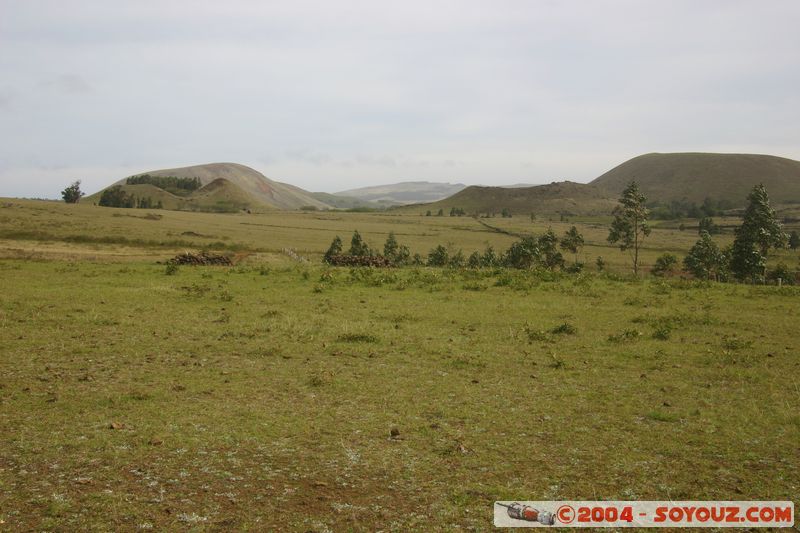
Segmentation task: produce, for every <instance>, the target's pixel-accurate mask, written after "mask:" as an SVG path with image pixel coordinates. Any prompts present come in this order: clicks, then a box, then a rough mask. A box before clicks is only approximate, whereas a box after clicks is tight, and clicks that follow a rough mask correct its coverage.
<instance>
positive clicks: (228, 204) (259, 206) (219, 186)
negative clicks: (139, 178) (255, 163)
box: [81, 178, 272, 212]
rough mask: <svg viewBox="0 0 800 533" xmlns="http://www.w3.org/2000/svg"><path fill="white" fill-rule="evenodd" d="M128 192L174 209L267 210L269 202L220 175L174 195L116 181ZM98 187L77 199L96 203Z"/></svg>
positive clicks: (99, 194)
mask: <svg viewBox="0 0 800 533" xmlns="http://www.w3.org/2000/svg"><path fill="white" fill-rule="evenodd" d="M120 186H121V187H122V189H123V190H124V191H125V192H127V193H128V194H132V195H134V196H136V197H142V198H151V199H152V200H153V203H154V204H157V203H158V201H159V200H160V201H161V203H162V205H163V208H164V209H168V210H178V211H208V212H231V211H239V210H241V209H250V210H257V211H268V210H270V209H272V208H271V207H270V206H268V205H266V204H264V203H263V202H261V201H260V200H258V199H257V198H256V197H255V196H253V195H251V194H248V193H246V192H245V191H244V190H242V189H241V187H238V186H237V185H235V184H234V183H232V182H230V181H228V180H227V179H224V178H217V179H215V180H213V181H211V182H209V183H207V184H206V185H204V186H203V187H201V188H200V189H198V190H196V191H193V192H192V193H191V194H189V195H187V196H177V195H174V194H172V193H170V192H168V191H165V190H164V189H161V188H159V187H156V186H154V185H150V184H139V185H127V184H123V185H120ZM101 195H102V191H100V192H97V193H95V194H93V195H91V196H87V197H86V198H84V199H83V200H81V201H82V202H83V203H84V204H96V203H98V202H99V201H100V196H101Z"/></svg>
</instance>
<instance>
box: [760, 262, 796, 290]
mask: <svg viewBox="0 0 800 533" xmlns="http://www.w3.org/2000/svg"><path fill="white" fill-rule="evenodd" d="M767 280H769V281H771V282H773V283H775V284H776V285H777V284H778V280H781V283H782V284H783V285H794V284H795V281H796V280H797V272H793V271H792V270H790V269H789V266H788V265H786V263H778V264H777V265H775V268H773V269H771V270H769V271H767Z"/></svg>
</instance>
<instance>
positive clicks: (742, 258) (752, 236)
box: [731, 185, 787, 282]
mask: <svg viewBox="0 0 800 533" xmlns="http://www.w3.org/2000/svg"><path fill="white" fill-rule="evenodd" d="M747 199H748V201H749V202H750V203H749V204H748V206H747V209H746V210H745V212H744V218H743V219H742V225H741V226H739V228H737V229H736V238H735V239H734V241H733V251H732V256H731V270H732V271H733V274H734V275H735V276H736V277H737V278H738V279H739V280H742V281H745V280H750V281H752V282H755V281H756V280H757V279H759V278H763V277H764V273H765V270H766V265H767V254H768V253H769V250H770V249H771V248H782V247H783V246H784V245H785V244H786V240H787V237H786V234H785V233H784V232H783V228H782V227H781V223H780V222H779V221H778V217H777V216H776V214H775V210H774V209H772V208H771V207H770V205H769V194H767V189H766V188H765V187H764V185H756V186H755V187H753V190H752V191H751V192H750V195H749V196H748V197H747Z"/></svg>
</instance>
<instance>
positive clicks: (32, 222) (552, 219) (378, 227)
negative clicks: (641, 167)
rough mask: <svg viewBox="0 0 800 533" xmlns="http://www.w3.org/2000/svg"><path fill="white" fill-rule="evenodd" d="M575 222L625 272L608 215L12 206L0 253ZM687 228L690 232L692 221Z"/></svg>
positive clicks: (1, 206)
mask: <svg viewBox="0 0 800 533" xmlns="http://www.w3.org/2000/svg"><path fill="white" fill-rule="evenodd" d="M716 221H717V223H721V224H723V225H726V226H730V227H726V230H725V231H726V232H725V233H723V234H722V235H718V236H715V239H717V240H718V241H719V242H720V244H721V245H725V244H728V243H730V242H731V240H732V238H733V233H732V231H733V230H732V226H734V225H736V224H738V223H739V220H738V219H735V218H731V219H716ZM573 223H574V224H576V225H577V227H578V229H579V230H580V231H581V232H582V233H583V234H584V235H585V237H586V244H587V246H586V247H585V248H584V250H583V251H582V252H581V255H580V259H581V260H583V261H586V262H587V263H589V264H592V263H593V262H594V260H595V259H596V258H597V256H602V257H603V258H604V259H605V260H606V262H607V263H608V267H609V268H610V269H611V270H613V271H618V272H627V271H628V270H629V268H630V256H629V254H628V253H627V252H626V253H622V252H620V251H619V250H618V249H617V248H616V247H614V246H611V245H609V244H608V242H606V236H607V235H608V223H609V218H608V217H592V218H586V219H577V220H570V221H569V222H559V216H558V215H555V216H549V217H548V216H541V217H538V218H537V219H536V220H535V221H531V220H530V218H529V217H527V216H515V217H514V218H510V219H503V218H500V217H496V218H491V219H482V220H481V221H478V220H475V219H472V218H470V217H449V216H445V217H436V216H432V217H426V216H420V215H416V214H414V215H403V214H391V213H343V212H326V213H321V212H308V213H303V212H286V211H271V212H265V213H253V214H246V213H233V214H213V213H192V212H179V211H167V210H150V209H115V208H100V207H95V206H92V205H90V204H86V203H80V204H77V205H66V204H63V203H55V202H40V201H34V200H17V199H8V200H3V199H0V241H4V242H0V254H4V255H5V256H6V257H9V256H12V255H22V256H25V255H26V254H33V256H34V257H40V256H42V255H44V256H47V257H51V256H57V255H64V254H65V255H67V256H70V257H72V256H75V257H80V256H101V255H108V256H113V257H117V258H124V257H125V255H126V254H129V255H135V256H148V257H150V256H153V254H157V255H158V256H160V257H162V258H166V257H169V256H170V254H172V255H174V252H175V251H182V250H185V249H186V248H192V247H194V248H212V249H221V250H226V249H227V250H237V251H241V250H250V251H258V252H264V253H280V252H281V250H283V249H284V248H293V249H295V250H297V251H298V252H299V253H301V254H302V255H304V256H307V257H310V258H312V259H314V260H317V259H319V258H320V257H321V255H322V253H324V252H325V250H326V249H327V248H328V245H329V244H330V242H331V240H332V239H333V237H334V236H336V235H339V236H340V237H341V238H342V239H343V240H344V242H345V246H347V245H349V240H350V235H351V234H352V232H353V230H356V229H357V230H359V232H361V234H362V235H363V236H364V238H365V239H366V241H367V243H368V244H369V245H370V246H371V247H373V248H376V249H379V250H380V249H382V246H383V243H384V241H385V240H386V237H387V235H388V234H389V232H392V231H393V232H395V234H396V235H397V238H398V239H399V241H400V242H401V243H402V244H406V245H408V246H409V247H410V248H411V252H412V253H419V254H421V255H423V256H424V255H426V254H427V253H428V252H429V251H430V250H431V249H432V248H434V247H435V246H437V245H438V244H444V245H446V246H450V247H451V249H454V250H455V249H459V248H460V249H463V250H464V252H465V253H466V254H467V255H469V254H470V253H471V252H473V251H475V250H478V251H483V249H484V248H485V246H486V245H487V244H490V245H492V246H494V248H495V249H496V250H505V249H507V248H508V247H509V246H510V245H511V243H512V242H514V240H516V238H515V237H514V236H513V234H531V233H533V234H541V233H542V232H544V231H545V230H546V229H547V228H548V227H552V228H553V230H554V231H555V232H556V233H557V234H559V235H561V234H563V233H564V232H565V231H566V230H567V229H569V227H570V226H571V225H572V224H573ZM484 224H488V225H489V226H490V227H487V226H485V225H484ZM686 224H687V226H689V227H691V226H692V222H691V221H687V222H686ZM694 224H696V222H695V223H694ZM665 226H666V224H665ZM491 228H496V229H497V230H498V231H495V230H493V229H491ZM786 229H787V230H791V229H800V224H798V223H794V224H792V225H788V226H787V227H786ZM503 232H506V233H503ZM508 233H510V234H511V235H509V234H508ZM696 240H697V233H696V230H692V229H687V230H686V231H679V230H678V229H676V228H674V227H662V225H659V224H657V223H656V224H655V229H654V231H653V233H652V235H651V236H649V237H648V238H647V239H646V240H645V243H644V250H643V251H642V261H643V264H644V265H645V267H649V266H652V264H653V263H654V262H655V259H656V257H657V256H658V255H660V254H662V253H664V252H671V253H675V254H678V255H679V256H682V255H683V254H685V253H686V251H688V249H689V248H690V247H691V246H692V244H694V242H695V241H696ZM131 248H138V250H133V249H131ZM778 260H780V261H784V262H786V263H787V264H789V265H791V266H794V265H797V261H798V258H797V252H792V251H789V250H781V251H779V252H777V253H776V254H774V255H773V256H772V258H771V263H775V262H776V261H778Z"/></svg>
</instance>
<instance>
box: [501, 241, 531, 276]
mask: <svg viewBox="0 0 800 533" xmlns="http://www.w3.org/2000/svg"><path fill="white" fill-rule="evenodd" d="M538 261H539V244H538V241H537V240H536V238H534V237H523V238H522V239H520V240H518V241H517V242H515V243H513V244H512V245H511V247H510V248H509V249H508V251H506V253H505V254H503V264H504V265H505V266H507V267H511V268H522V269H528V268H532V267H533V266H535V265H536V263H537V262H538Z"/></svg>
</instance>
